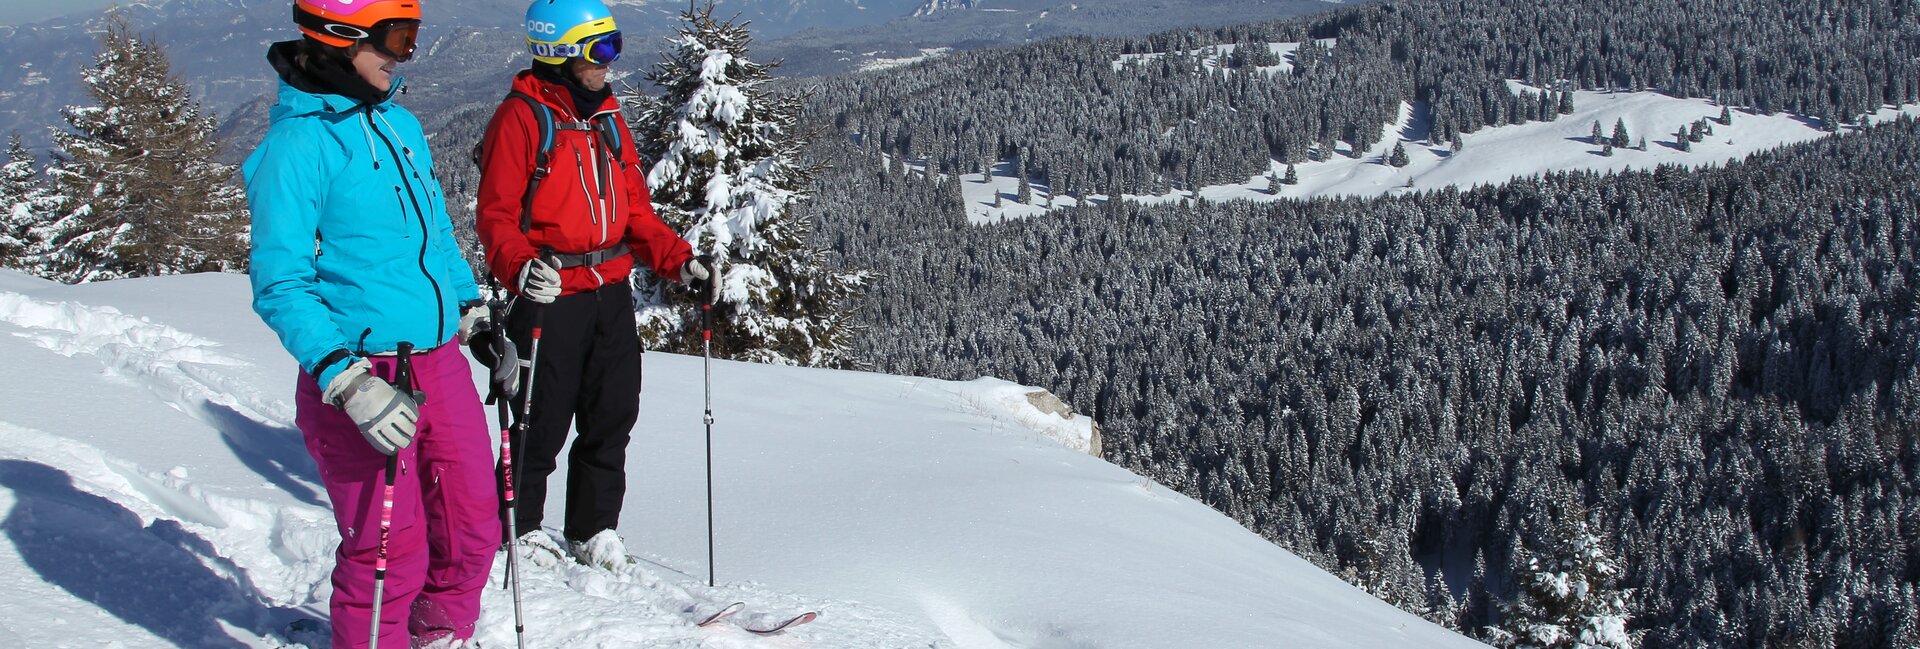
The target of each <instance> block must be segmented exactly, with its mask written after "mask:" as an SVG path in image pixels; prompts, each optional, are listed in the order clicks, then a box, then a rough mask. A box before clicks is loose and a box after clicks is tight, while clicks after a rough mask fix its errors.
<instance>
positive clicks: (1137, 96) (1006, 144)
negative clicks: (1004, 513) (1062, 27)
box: [810, 0, 1920, 648]
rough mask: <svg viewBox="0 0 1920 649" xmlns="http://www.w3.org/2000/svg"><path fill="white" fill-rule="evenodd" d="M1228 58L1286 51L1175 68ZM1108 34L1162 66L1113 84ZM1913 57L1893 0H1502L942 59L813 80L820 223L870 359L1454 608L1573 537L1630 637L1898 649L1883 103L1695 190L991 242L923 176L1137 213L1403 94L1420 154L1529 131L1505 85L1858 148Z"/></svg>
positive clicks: (1549, 109) (1508, 586) (1908, 133)
mask: <svg viewBox="0 0 1920 649" xmlns="http://www.w3.org/2000/svg"><path fill="white" fill-rule="evenodd" d="M1316 39H1334V40H1330V41H1327V42H1330V43H1331V47H1323V46H1316V45H1314V44H1313V43H1314V42H1315V40H1316ZM1220 43H1300V44H1302V45H1301V46H1300V47H1299V48H1298V49H1297V50H1295V51H1294V57H1293V60H1291V61H1289V63H1291V64H1292V65H1291V70H1290V72H1289V73H1288V74H1244V73H1240V72H1242V71H1244V70H1245V69H1246V68H1248V67H1252V68H1260V67H1269V66H1272V65H1275V63H1276V62H1274V61H1265V60H1254V59H1250V58H1249V59H1241V60H1238V61H1236V62H1234V63H1231V64H1230V65H1228V66H1226V67H1225V68H1222V69H1220V70H1217V71H1216V70H1208V69H1207V68H1206V67H1205V66H1204V65H1203V61H1201V60H1200V57H1197V56H1192V55H1188V54H1183V53H1187V52H1193V51H1197V50H1201V49H1202V48H1206V47H1208V46H1211V45H1215V44H1220ZM1246 49H1247V50H1248V51H1253V52H1257V51H1259V50H1261V49H1265V48H1246ZM1138 53H1162V54H1164V56H1159V57H1154V58H1152V59H1143V60H1142V61H1141V62H1139V63H1133V64H1121V65H1115V63H1116V62H1119V61H1121V60H1122V58H1123V57H1124V56H1125V55H1127V54H1138ZM1916 53H1920V9H1916V7H1915V6H1914V5H1912V4H1910V3H1894V2H1864V3H1837V2H1816V3H1784V2H1759V1H1729V2H1709V3H1680V2H1654V3H1631V4H1629V3H1625V2H1610V1H1608V2H1597V3H1580V4H1564V3H1555V4H1551V5H1541V4H1539V3H1526V2H1518V1H1514V2H1508V1H1505V0H1488V1H1484V2H1466V1H1456V0H1445V1H1434V2H1426V1H1409V2H1395V3H1383V4H1380V5H1372V6H1366V7H1360V8H1355V9H1351V10H1344V11H1340V12H1336V13H1334V14H1331V15H1327V16H1321V17H1315V18H1311V19H1303V20H1301V21H1295V22H1285V23H1270V24H1261V25H1251V26H1244V27H1235V28H1228V29H1221V30H1188V31H1183V32H1176V33H1169V34H1162V35H1157V36H1153V37H1148V38H1140V39H1111V40H1107V39H1064V40H1060V41H1051V42H1047V43H1042V44H1038V45H1035V46H1030V47H1026V48H1019V49H1015V50H1007V51H994V52H973V53H964V54H958V55H953V56H951V57H948V58H946V59H943V60H940V61H935V62H930V63H927V64H922V65H917V66H912V67H908V68H903V69H899V70H893V71H887V72H882V73H875V74H866V75H855V76H850V77H846V78H840V79H829V80H823V81H821V82H820V84H819V85H818V86H817V87H815V88H814V89H813V90H814V91H813V94H812V98H811V104H810V106H811V108H812V111H813V112H812V113H811V115H812V118H813V119H814V120H816V123H817V124H819V126H820V128H821V129H822V130H823V131H824V132H826V133H827V134H828V136H827V137H824V138H823V140H822V142H821V143H820V145H819V146H817V147H816V148H815V149H814V151H815V159H816V160H819V161H821V162H823V164H825V165H826V167H827V168H829V169H831V171H830V172H829V173H827V174H826V175H824V176H823V178H822V180H821V186H820V188H819V190H818V191H817V192H816V196H817V197H818V198H817V199H816V201H815V203H814V204H813V206H812V207H811V208H810V209H811V210H812V211H813V212H814V213H815V214H817V215H819V217H820V222H821V223H822V228H823V229H822V233H823V234H824V235H826V236H829V237H832V238H833V240H834V241H835V245H836V247H837V248H838V249H839V250H840V251H841V252H842V254H843V255H844V257H845V259H846V261H847V263H848V264H849V265H852V266H856V267H861V268H868V269H873V270H875V271H876V272H877V273H878V275H879V276H880V278H881V279H880V281H879V282H878V283H876V284H875V286H874V289H873V290H872V292H871V293H870V302H871V303H870V306H869V309H868V312H867V320H868V324H869V325H870V326H871V327H872V334H871V335H870V337H869V338H868V340H867V343H866V344H867V347H868V349H869V350H870V356H871V358H873V359H874V362H875V363H876V365H877V366H878V368H879V369H882V370H884V371H888V372H896V373H906V374H925V375H931V376H937V377H944V378H969V377H972V376H977V375H995V376H1002V377H1006V378H1009V379H1011V380H1017V381H1020V382H1023V383H1028V384H1033V385H1041V386H1046V387H1048V388H1050V389H1052V390H1053V391H1055V392H1056V393H1057V394H1060V395H1061V396H1062V397H1064V398H1066V399H1067V400H1069V401H1070V402H1072V403H1073V404H1074V406H1075V407H1076V408H1077V409H1079V410H1080V411H1082V412H1088V413H1091V414H1093V415H1094V416H1095V417H1096V418H1097V419H1098V420H1099V421H1100V422H1101V425H1102V426H1103V436H1104V440H1105V442H1106V454H1107V457H1108V458H1109V459H1111V460H1113V461H1116V462H1118V463H1121V464H1123V465H1125V466H1128V467H1130V468H1133V469H1134V470H1136V471H1138V472H1140V473H1142V474H1144V475H1149V476H1152V477H1154V478H1155V479H1157V480H1160V481H1162V482H1163V483H1166V484H1168V485H1170V486H1174V487H1176V488H1178V489H1181V490H1182V491H1184V492H1186V493H1188V494H1191V495H1194V496H1195V497H1198V498H1201V499H1203V500H1205V501H1206V502H1208V503H1209V504H1211V505H1213V506H1214V507H1216V508H1219V509H1221V510H1222V511H1225V512H1228V513H1229V514H1231V515H1233V516H1234V517H1235V518H1236V519H1238V520H1240V521H1242V522H1243V523H1245V524H1247V525H1248V526H1249V527H1251V528H1252V529H1254V530H1256V531H1258V532H1259V533H1261V534H1262V535H1264V536H1266V537H1267V538H1270V539H1274V540H1275V541H1276V542H1278V543H1280V544H1281V545H1283V546H1285V547H1288V548H1289V549H1292V550H1294V551H1296V552H1299V553H1302V554H1303V555H1307V556H1311V557H1313V558H1315V560H1317V561H1319V562H1320V563H1321V564H1322V565H1323V566H1326V567H1328V568H1329V569H1332V570H1335V571H1336V572H1342V573H1344V574H1346V575H1347V576H1348V577H1349V578H1350V579H1351V580H1353V581H1355V582H1356V583H1360V584H1363V585H1365V586H1366V587H1368V588H1369V589H1370V590H1372V591H1374V592H1375V593H1376V594H1378V595H1380V596H1382V597H1383V598H1385V599H1387V600H1388V601H1391V602H1394V603H1396V604H1399V605H1401V606H1403V607H1405V608H1408V609H1411V610H1420V611H1425V612H1426V613H1427V615H1429V616H1430V617H1431V618H1433V619H1436V620H1439V621H1442V622H1444V623H1447V624H1450V625H1452V626H1454V627H1455V628H1458V629H1461V630H1463V631H1466V632H1468V633H1472V634H1475V635H1480V634H1482V633H1483V629H1484V627H1486V626H1487V625H1490V624H1495V623H1497V622H1498V620H1499V617H1500V614H1499V609H1500V606H1501V604H1503V603H1505V602H1507V601H1510V600H1511V598H1513V596H1514V595H1515V593H1516V592H1517V590H1518V587H1517V584H1516V582H1517V581H1519V576H1520V575H1521V574H1522V573H1523V571H1524V569H1525V567H1526V559H1527V557H1529V556H1531V555H1533V554H1534V553H1542V552H1549V551H1551V548H1549V547H1547V546H1548V545H1549V541H1550V539H1549V536H1550V531H1551V530H1552V529H1553V528H1555V527H1556V526H1557V525H1560V524H1562V523H1565V522H1567V521H1569V520H1575V519H1583V520H1589V521H1590V522H1592V523H1594V528H1593V529H1595V530H1596V531H1597V532H1599V533H1600V534H1601V536H1602V537H1603V538H1604V539H1605V540H1606V541H1607V542H1608V543H1609V544H1610V545H1611V546H1612V547H1613V549H1614V551H1615V552H1616V553H1617V555H1618V556H1619V557H1620V559H1621V562H1622V564H1623V565H1624V567H1625V573H1624V574H1623V579H1622V582H1623V584H1622V585H1624V586H1626V587H1628V588H1631V589H1632V597H1631V600H1632V602H1631V607H1632V611H1633V615H1634V619H1633V622H1632V629H1633V630H1635V631H1637V632H1640V633H1642V635H1641V642H1642V646H1645V647H1652V648H1662V647H1708V646H1713V647H1722V646H1752V647H1759V646H1801V647H1910V646H1915V645H1916V644H1920V618H1917V617H1916V613H1915V611H1916V610H1920V595H1917V594H1916V588H1917V587H1920V494H1917V493H1916V491H1920V446H1916V445H1917V444H1920V442H1916V436H1920V427H1917V425H1916V424H1915V423H1914V422H1916V421H1920V419H1916V417H1917V416H1920V412H1916V410H1920V369H1916V357H1917V356H1920V323H1917V322H1916V316H1920V313H1916V297H1915V292H1914V291H1915V287H1916V282H1917V281H1920V276H1916V272H1920V266H1916V257H1917V256H1920V236H1917V235H1916V233H1915V230H1914V227H1915V221H1914V218H1915V217H1916V216H1920V182H1916V179H1920V127H1916V125H1915V123H1914V122H1913V121H1912V120H1911V119H1902V120H1900V121H1899V122H1897V123H1895V124H1890V125H1883V126H1878V127H1872V128H1865V129H1861V131H1862V132H1860V133H1859V134H1855V135H1847V136H1843V137H1838V138H1832V139H1828V140H1823V141H1820V142H1817V143H1813V144H1808V145H1801V146H1796V147H1792V148H1789V149H1786V150H1782V151H1778V152H1774V153H1769V154H1764V155H1759V156H1755V157H1753V158H1750V159H1748V160H1746V161H1742V162H1736V163H1733V164H1730V165H1728V166H1727V167H1725V168H1721V169H1713V170H1706V171H1689V170H1685V169H1681V168H1678V167H1662V168H1659V169H1657V170H1653V171H1647V172H1629V173H1621V174H1607V175H1601V174H1594V173H1585V172H1582V173H1558V174H1547V175H1545V176H1543V177H1539V178H1533V179H1526V180H1521V181H1516V182H1514V183H1510V184H1505V185H1502V186H1498V187H1480V188H1474V189H1468V190H1462V189H1442V190H1439V191H1432V192H1425V193H1417V194H1408V195H1405V196H1401V197H1395V198H1385V199H1368V200H1359V199H1337V200H1336V199H1322V200H1314V201H1300V202H1284V201H1283V202H1279V203H1272V204H1260V205H1256V204H1251V203H1244V202H1227V203H1219V202H1212V201H1202V202H1198V204H1185V205H1163V206H1152V207H1148V206H1141V205H1137V204H1132V203H1128V202H1125V201H1112V202H1106V203H1104V204H1099V205H1086V206H1082V207H1075V208H1071V209H1061V208H1056V209H1055V211H1054V212H1052V213H1050V214H1046V215H1044V216H1040V217H1036V218H1033V219H1030V220H1026V221H1016V222H1012V223H1008V224H1004V225H995V226H986V227H980V226H970V225H968V224H967V221H966V214H965V210H964V208H963V207H962V205H961V202H960V198H959V190H958V188H957V185H956V183H955V182H954V181H953V179H952V178H951V177H942V175H941V174H956V173H971V172H977V171H979V170H981V169H982V168H984V167H985V166H987V165H990V164H992V163H994V162H995V161H1010V162H1011V164H1012V165H1013V166H1014V167H1016V168H1021V169H1025V170H1026V173H1025V174H1024V175H1027V176H1030V177H1031V179H1032V181H1033V182H1034V183H1035V184H1040V183H1046V184H1048V185H1050V186H1051V189H1052V190H1053V191H1052V193H1053V194H1054V195H1068V194H1074V193H1082V192H1084V193H1089V194H1091V193H1103V194H1111V193H1113V192H1114V191H1115V190H1118V191H1121V192H1125V193H1133V194H1140V193H1159V191H1164V190H1166V189H1167V188H1169V187H1180V186H1194V185H1197V184H1207V183H1211V182H1219V181H1227V180H1230V181H1233V182H1239V181H1242V180H1244V178H1245V177H1246V176H1247V175H1249V174H1254V173H1258V172H1259V171H1258V170H1264V169H1266V168H1268V165H1269V164H1271V160H1282V161H1289V160H1309V159H1312V158H1313V157H1314V156H1324V155H1328V154H1329V152H1331V151H1335V150H1336V149H1340V150H1364V149H1365V148H1366V146H1367V145H1371V144H1372V142H1369V141H1367V138H1368V137H1379V136H1380V134H1381V128H1380V127H1381V125H1382V124H1385V123H1387V122H1389V121H1391V120H1392V119H1393V116H1394V114H1395V111H1397V110H1398V107H1399V105H1400V104H1401V102H1410V103H1414V104H1416V105H1417V106H1418V107H1419V108H1420V109H1421V110H1424V111H1427V117H1428V119H1430V120H1431V121H1432V122H1431V123H1432V124H1434V126H1435V131H1436V132H1437V133H1440V134H1441V135H1440V136H1439V139H1441V140H1443V141H1444V140H1445V139H1448V134H1450V133H1460V132H1467V131H1472V130H1475V129H1478V128H1480V127H1482V126H1488V125H1502V124H1510V123H1514V122H1517V121H1525V120H1537V119H1553V118H1555V117H1557V116H1558V114H1559V110H1558V108H1559V107H1558V105H1557V103H1558V101H1559V97H1558V96H1556V94H1555V93H1552V92H1549V93H1545V94H1540V95H1534V96H1528V95H1525V94H1516V93H1514V92H1511V91H1510V90H1509V89H1508V87H1507V81H1508V80H1509V79H1517V80H1521V81H1524V82H1527V83H1528V84H1530V85H1533V86H1534V87H1541V88H1561V89H1570V88H1573V87H1579V88H1586V89H1605V88H1622V89H1634V90H1638V89H1642V88H1646V87H1650V86H1651V87H1654V88H1656V89H1659V90H1661V91H1664V92H1668V93H1670V94H1675V95H1681V96H1707V97H1715V98H1718V99H1719V100H1720V101H1722V102H1723V103H1725V104H1728V105H1730V106H1732V107H1734V108H1736V109H1741V108H1744V109H1747V110H1752V111H1762V112H1764V111H1769V110H1773V111H1792V112H1795V113H1798V114H1801V115H1803V116H1804V117H1805V119H1807V120H1808V121H1809V122H1811V123H1818V124H1821V125H1823V126H1824V127H1826V128H1829V129H1832V130H1836V131H1852V130H1854V129H1851V128H1843V127H1842V123H1844V122H1855V121H1857V120H1856V119H1855V117H1856V116H1857V115H1859V114H1861V113H1865V112H1869V111H1872V110H1875V109H1878V108H1879V107H1881V106H1882V105H1884V104H1912V103H1914V102H1915V101H1916V93H1920V76H1916V75H1920V68H1916V65H1915V60H1916V58H1915V56H1916ZM1369 134H1372V135H1369ZM1652 135H1662V134H1652ZM1335 140H1339V141H1342V142H1345V143H1346V145H1342V146H1338V147H1336V146H1335ZM882 154H885V156H886V157H884V158H883V157H882ZM901 158H906V159H909V160H914V161H925V162H926V163H927V164H928V166H929V168H930V170H931V171H932V172H934V173H933V174H932V175H931V176H923V175H920V174H917V173H907V172H905V171H903V170H902V169H901V167H900V164H899V162H897V160H899V159H901ZM882 160H890V161H892V162H888V163H885V164H883V163H882ZM1156 190H1158V191H1156ZM1083 203H1084V202H1083ZM1483 637H1484V636H1483Z"/></svg>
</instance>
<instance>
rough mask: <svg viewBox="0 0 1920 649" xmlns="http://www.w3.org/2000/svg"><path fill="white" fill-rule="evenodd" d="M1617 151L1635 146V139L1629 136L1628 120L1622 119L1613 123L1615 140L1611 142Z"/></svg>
mask: <svg viewBox="0 0 1920 649" xmlns="http://www.w3.org/2000/svg"><path fill="white" fill-rule="evenodd" d="M1609 143H1610V144H1612V145H1613V147H1614V148H1616V149H1624V148H1627V145H1629V144H1633V138H1631V137H1628V136H1627V119H1626V118H1624V117H1622V118H1620V119H1618V120H1615V121H1614V122H1613V139H1612V140H1610V141H1609Z"/></svg>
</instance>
